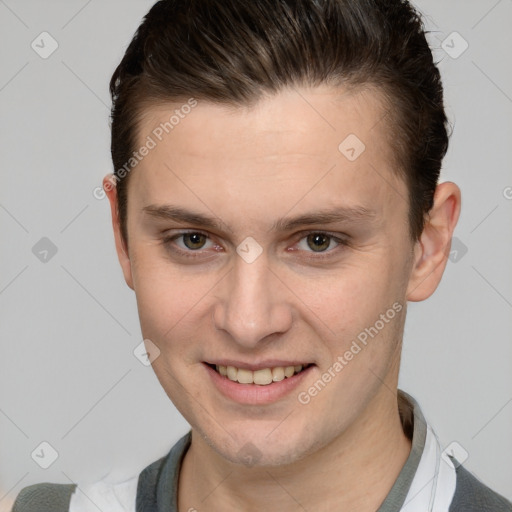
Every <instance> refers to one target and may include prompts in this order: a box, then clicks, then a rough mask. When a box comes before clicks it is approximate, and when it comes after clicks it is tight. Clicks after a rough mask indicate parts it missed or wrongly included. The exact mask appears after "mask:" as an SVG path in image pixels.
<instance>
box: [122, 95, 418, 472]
mask: <svg viewBox="0 0 512 512" xmlns="http://www.w3.org/2000/svg"><path fill="white" fill-rule="evenodd" d="M299 92H300V94H299V93H298V92H295V91H291V90H287V91H283V92H282V93H280V94H278V95H275V96H272V97H269V98H266V99H264V100H261V101H260V102H259V103H257V104H256V105H255V106H253V107H251V108H244V109H241V108H239V109H234V108H231V109H228V108H227V107H225V106H218V105H214V104H210V103H207V102H198V104H197V106H195V107H194V108H191V109H185V110H186V111H187V112H188V111H189V110H190V112H189V113H187V114H186V115H183V117H181V116H180V120H179V123H177V124H175V125H174V126H173V128H172V131H171V130H169V133H168V134H167V133H165V131H164V132H163V135H162V134H161V133H160V132H161V129H160V131H158V127H159V126H161V123H165V122H166V121H168V120H169V118H170V116H171V115H172V114H173V111H174V110H175V109H180V105H179V104H178V105H176V104H172V105H170V104H169V105H165V106H162V105H161V106H155V107H153V108H151V109H149V110H147V111H146V114H145V116H144V119H143V120H142V122H141V125H140V132H139V135H140V140H139V142H140V145H142V144H144V143H145V142H146V141H147V140H148V139H147V137H148V136H150V137H151V138H152V139H153V140H154V142H155V143H156V145H155V147H153V148H152V149H151V150H150V151H149V152H148V154H147V156H145V157H144V158H143V159H142V161H140V163H138V165H137V166H136V168H135V169H134V170H133V171H132V174H131V176H130V182H129V188H128V215H127V231H128V240H129V242H128V246H129V248H128V250H127V253H126V257H125V256H121V255H120V258H121V263H122V266H123V270H124V274H125V278H126V280H127V283H128V284H129V286H131V287H132V288H133V289H134V290H135V293H136V299H137V305H138V311H139V317H140V323H141V328H142V333H143V336H144V338H145V339H147V340H151V343H152V344H154V345H156V346H157V347H158V349H159V350H160V355H159V356H158V357H157V358H156V359H155V360H154V361H153V368H154V371H155V372H156V375H157V377H158V379H159V381H160V383H161V385H162V386H163V388H164V389H165V391H166V393H167V394H168V396H169V398H170V399H171V400H172V402H173V403H174V404H175V405H176V407H177V408H178V410H179V411H180V412H181V413H182V415H183V416H184V417H185V419H186V420H187V421H188V422H189V423H190V425H191V426H192V427H193V429H195V431H197V432H198V433H199V434H200V435H201V438H203V439H205V440H207V443H208V444H209V445H210V446H211V447H213V448H214V449H215V451H216V452H218V453H219V454H221V455H222V456H224V457H225V458H226V459H228V460H231V461H234V462H243V461H244V460H247V455H248V454H249V455H251V453H250V452H251V451H252V452H253V453H252V454H253V455H254V454H256V457H257V460H258V462H259V463H260V464H283V463H288V462H293V461H297V460H300V459H301V458H303V457H304V456H305V455H307V454H309V453H312V452H314V451H315V450H317V449H319V448H320V447H322V446H326V445H327V444H328V443H330V442H332V441H333V440H334V439H336V438H337V437H338V436H340V435H341V434H343V433H344V432H347V431H348V430H349V429H350V428H352V427H353V426H354V425H355V424H356V423H357V421H358V419H359V418H361V417H362V415H363V413H364V411H365V410H366V408H367V407H368V406H369V404H370V403H372V404H374V403H375V400H376V397H379V396H380V394H382V393H381V392H382V389H383V386H390V387H393V386H394V387H395V388H396V379H397V372H398V364H397V363H398V360H399V351H400V343H401V339H402V330H403V323H404V318H405V304H406V295H407V289H408V286H409V285H410V272H411V265H412V260H413V244H412V242H411V241H410V239H409V237H408V224H407V214H408V202H407V200H406V199H404V198H407V188H406V185H405V183H403V182H402V181H401V180H399V179H398V178H396V177H395V172H394V170H393V167H392V166H393V163H392V160H393V159H392V155H391V154H390V152H389V150H388V144H387V142H386V134H387V133H388V132H387V130H388V129H389V127H388V126H387V125H386V124H385V120H383V115H384V113H385V111H384V108H383V103H382V102H381V100H380V97H379V95H378V93H377V92H376V91H370V90H368V91H365V92H358V93H353V94H343V93H342V92H340V90H333V89H328V88H314V89H299ZM183 111H184V110H183V109H182V110H181V111H180V112H183ZM155 130H157V131H155ZM155 133H158V134H160V135H161V139H162V140H159V138H158V137H157V136H155ZM350 134H353V135H351V138H349V139H347V142H345V143H343V141H344V140H345V139H346V138H347V137H348V136H349V135H350ZM354 135H355V136H356V137H357V139H359V141H360V142H358V141H357V139H355V138H354ZM361 142H362V143H363V144H364V145H365V148H364V151H362V152H361V149H362V146H361ZM342 143H343V144H342ZM340 144H341V151H340V149H339V146H340ZM138 147H139V146H138ZM350 148H354V151H352V150H351V149H350ZM354 157H355V158H354ZM364 333H366V336H365V334H364ZM363 340H365V342H363ZM354 343H355V344H354ZM148 346H149V345H148ZM357 347H359V349H358V348H357ZM350 354H352V355H351V356H350ZM336 363H338V364H336ZM215 365H218V368H217V369H218V370H219V371H216V369H215ZM299 365H303V367H305V369H303V370H302V371H300V372H298V373H296V374H295V375H293V376H288V377H284V375H283V373H285V374H286V375H290V374H291V370H290V369H289V368H288V370H286V367H292V366H293V367H295V366H296V367H297V368H294V369H293V371H294V372H295V370H296V369H297V370H298V369H299ZM212 366H213V368H212ZM227 366H231V367H233V368H232V369H227V370H226V371H227V372H228V373H229V374H230V377H231V378H233V379H235V380H241V381H242V382H241V383H239V382H234V381H232V380H230V378H229V377H226V376H224V375H221V373H225V371H224V369H223V367H227ZM235 368H237V369H238V371H237V370H235ZM240 370H242V371H240ZM251 370H252V371H251ZM255 370H256V371H255ZM257 370H259V371H257ZM329 376H330V378H329ZM254 380H256V381H257V382H258V383H254ZM251 382H252V383H251ZM268 382H272V383H271V384H268ZM253 458H254V457H253Z"/></svg>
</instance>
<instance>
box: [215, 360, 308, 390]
mask: <svg viewBox="0 0 512 512" xmlns="http://www.w3.org/2000/svg"><path fill="white" fill-rule="evenodd" d="M215 369H216V370H217V371H218V372H219V373H220V374H221V375H224V376H225V377H227V378H228V379H229V380H232V381H234V382H240V384H259V385H262V386H264V385H267V384H271V383H272V382H278V381H280V380H283V379H284V378H285V377H291V376H292V375H293V374H295V373H298V372H300V371H301V370H302V365H301V364H299V365H298V366H276V367H275V368H263V369H261V370H256V371H254V372H253V371H251V370H245V369H243V368H235V367H234V366H222V365H218V364H217V365H215Z"/></svg>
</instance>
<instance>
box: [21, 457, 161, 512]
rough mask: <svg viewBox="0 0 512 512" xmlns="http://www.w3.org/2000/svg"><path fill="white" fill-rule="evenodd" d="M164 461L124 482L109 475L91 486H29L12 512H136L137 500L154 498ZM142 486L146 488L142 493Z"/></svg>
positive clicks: (53, 484)
mask: <svg viewBox="0 0 512 512" xmlns="http://www.w3.org/2000/svg"><path fill="white" fill-rule="evenodd" d="M165 459H166V457H162V458H160V459H158V460H156V461H155V462H153V463H151V464H150V465H149V466H147V467H146V468H145V469H144V470H143V471H142V472H141V473H140V474H136V475H134V476H131V477H130V478H128V479H123V480H121V481H120V480H119V479H117V478H116V477H115V476H113V475H107V476H106V477H105V478H103V479H101V480H99V481H96V482H93V483H89V484H76V483H73V484H56V483H48V482H45V483H39V484H33V485H29V486H27V487H24V488H23V489H22V490H21V491H20V492H19V494H18V496H17V498H16V500H15V502H14V505H13V509H12V511H11V512H89V511H90V510H94V511H97V510H105V511H108V512H135V510H136V500H137V497H138V499H140V498H141V495H142V494H143V495H145V496H146V495H147V498H149V496H151V495H153V494H154V491H155V487H156V482H157V480H158V476H159V473H160V470H161V467H162V464H163V463H164V461H165ZM139 482H141V483H143V484H144V485H143V489H141V485H139ZM142 491H143V492H142ZM91 507H92V508H91Z"/></svg>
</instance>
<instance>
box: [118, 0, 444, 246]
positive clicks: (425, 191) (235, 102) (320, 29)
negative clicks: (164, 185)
mask: <svg viewBox="0 0 512 512" xmlns="http://www.w3.org/2000/svg"><path fill="white" fill-rule="evenodd" d="M321 84H326V85H334V86H337V85H343V86H346V87H358V86H365V85H370V86H374V87H377V88H378V89H379V90H380V91H381V92H382V93H383V97H384V98H385V99H386V103H387V105H388V115H387V119H386V122H387V123H388V125H387V126H388V127H389V134H390V136H389V141H390V145H391V150H392V154H393V155H394V157H395V158H394V159H395V161H394V162H393V163H394V167H395V170H396V172H397V174H398V175H399V176H400V177H401V178H402V179H403V180H404V181H405V183H406V184H407V188H408V193H409V228H410V229H409V232H410V237H411V239H412V241H416V240H417V239H418V238H419V236H420V235H421V233H422V231H423V227H424V222H425V216H426V215H427V214H428V212H429V211H430V209H431V208H432V205H433V196H434V192H435V188H436V185H437V181H438V179H439V173H440V169H441V162H442V159H443V157H444V155H445V154H446V151H447V149H448V133H447V119H446V115H445V112H444V106H443V88H442V83H441V78H440V73H439V70H438V68H437V67H436V64H435V63H434V61H433V56H432V52H431V50H430V48H429V46H428V43H427V40H426V37H425V30H424V27H423V23H422V20H421V17H420V15H419V14H418V13H417V12H416V11H415V10H414V8H413V7H412V6H411V5H410V3H409V2H407V1H403V0H250V1H249V0H160V1H159V2H157V3H156V4H155V5H154V6H153V7H152V8H151V9H150V11H149V12H148V14H147V15H146V16H145V17H144V19H143V21H142V23H141V25H140V26H139V28H138V29H137V31H136V33H135V35H134V37H133V39H132V41H131V43H130V45H129V46H128V48H127V50H126V53H125V55H124V57H123V59H122V60H121V63H120V64H119V65H118V66H117V68H116V70H115V72H114V74H113V76H112V78H111V81H110V93H111V96H112V102H113V104H112V112H111V129H112V140H111V152H112V160H113V164H114V176H115V177H116V178H117V179H116V181H117V189H118V190H117V193H118V205H117V206H118V211H119V216H120V224H121V231H122V234H123V237H124V239H125V242H126V243H127V242H128V236H127V230H126V211H127V185H128V181H129V175H126V172H124V173H122V174H121V175H126V178H124V179H119V171H120V169H122V167H123V166H125V165H126V162H127V161H128V160H129V159H130V157H131V156H132V153H133V151H134V149H135V145H136V142H137V135H138V133H137V130H138V124H139V121H140V116H141V114H142V113H143V111H144V108H146V107H147V106H149V105H151V104H152V102H162V101H164V102H165V101H178V100H183V99H185V98H189V97H191V96H192V97H194V98H196V99H198V100H206V101H210V102H215V103H219V104H226V105H232V106H244V105H246V106H247V105H250V104H253V103H255V102H256V101H257V100H258V99H259V98H261V97H262V95H263V94H265V93H266V94H268V93H276V92H278V91H279V90H281V89H282V88H284V87H286V86H296V85H297V86H299V85H305V86H317V85H321ZM340 142H341V141H340Z"/></svg>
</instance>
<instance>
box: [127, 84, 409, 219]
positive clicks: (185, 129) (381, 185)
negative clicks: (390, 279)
mask: <svg viewBox="0 0 512 512" xmlns="http://www.w3.org/2000/svg"><path fill="white" fill-rule="evenodd" d="M188 104H189V103H187V101H186V100H184V101H183V102H175V103H172V104H163V105H153V106H152V107H149V108H147V109H146V110H145V112H144V115H143V117H142V118H141V121H140V124H139V130H138V145H137V147H140V146H142V145H144V144H145V143H147V141H148V140H149V139H151V140H152V142H153V143H154V147H153V148H152V149H151V150H150V151H149V152H148V154H147V156H145V157H144V159H143V160H142V161H141V162H140V163H139V164H138V165H137V169H136V171H135V172H133V175H132V177H131V180H132V182H131V184H130V187H129V195H130V196H132V195H133V200H131V202H132V204H137V206H142V205H147V204H149V203H151V204H159V203H160V204H163V203H168V202H169V201H172V202H173V203H176V201H178V202H180V203H181V206H184V205H186V204H190V203H191V202H192V203H194V205H195V206H199V207H201V209H203V210H204V208H205V206H208V208H209V209H212V210H213V211H214V212H215V211H219V213H220V211H221V210H222V211H223V212H225V210H226V209H227V208H228V207H229V205H230V204H231V205H233V207H234V208H241V207H243V209H244V212H245V213H247V215H248V217H251V216H252V217H254V218H260V219H262V218H264V217H268V221H269V222H272V219H271V218H270V214H271V212H270V211H269V205H273V207H274V208H275V206H276V205H277V206H280V207H281V209H282V210H290V209H291V208H295V209H296V210H297V213H299V211H298V210H304V209H308V208H313V207H317V208H318V206H319V202H320V203H321V206H325V207H327V206H334V205H336V204H340V203H343V204H344V205H346V206H348V207H350V206H355V205H357V206H359V205H361V206H364V207H367V208H368V209H376V210H379V211H380V212H381V213H385V212H384V210H387V209H389V208H390V207H391V206H392V203H393V202H395V204H396V199H397V196H398V197H401V198H402V200H403V198H404V197H405V196H406V192H405V184H404V183H402V181H401V180H399V179H398V178H397V177H396V173H395V172H393V167H392V166H393V158H392V154H391V152H390V148H389V144H388V141H387V137H388V133H389V126H388V125H387V120H386V119H385V117H386V108H385V103H384V102H383V100H382V97H381V95H380V94H379V93H378V91H375V90H365V91H359V92H356V93H348V92H345V91H343V90H340V89H336V90H333V89H332V88H327V87H317V88H313V89H294V90H291V89H287V90H284V91H282V92H281V93H279V94H275V95H272V96H269V97H265V98H263V99H261V100H259V101H258V102H257V103H256V104H255V105H253V106H251V107H227V106H225V105H219V104H214V103H211V102H206V101H201V100H198V101H197V105H196V106H194V107H192V108H189V107H186V108H185V107H184V106H186V105H188ZM152 145H153V144H152ZM129 203H130V201H129ZM196 209H197V208H196ZM262 216H263V217H262Z"/></svg>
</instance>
